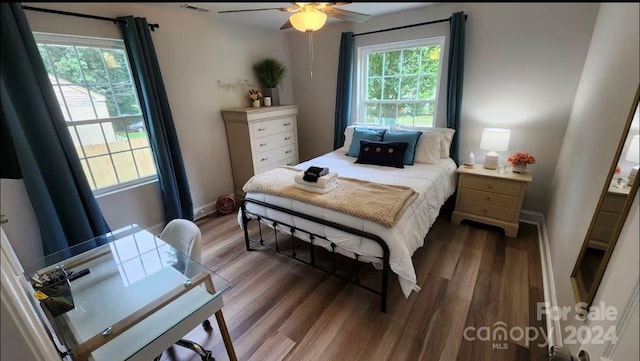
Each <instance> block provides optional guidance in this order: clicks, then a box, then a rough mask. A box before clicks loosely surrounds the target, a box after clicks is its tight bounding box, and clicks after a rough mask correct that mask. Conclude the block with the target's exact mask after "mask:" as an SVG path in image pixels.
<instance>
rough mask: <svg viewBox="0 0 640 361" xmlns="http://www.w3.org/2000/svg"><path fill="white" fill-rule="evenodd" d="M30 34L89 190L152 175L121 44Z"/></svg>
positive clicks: (127, 183)
mask: <svg viewBox="0 0 640 361" xmlns="http://www.w3.org/2000/svg"><path fill="white" fill-rule="evenodd" d="M34 36H35V39H36V43H37V45H38V50H39V52H40V56H41V57H42V60H43V61H44V64H45V67H46V69H47V73H48V74H49V80H50V81H51V85H52V87H53V90H54V92H55V94H56V97H57V100H58V104H59V105H60V109H61V110H62V114H63V115H64V119H65V121H66V123H67V128H68V130H69V133H70V134H71V138H72V139H73V144H74V146H75V149H76V151H77V152H78V157H79V158H80V162H81V163H82V169H83V170H84V173H85V175H86V177H87V180H88V181H89V185H90V186H91V189H92V190H93V192H94V194H96V195H100V194H104V193H107V192H112V191H115V190H119V189H122V188H125V187H130V186H132V185H135V184H140V183H144V182H148V181H151V180H155V179H157V173H156V166H155V161H154V158H153V154H152V151H151V147H150V145H149V138H148V136H147V130H146V127H145V124H144V119H143V117H142V113H141V110H140V103H139V102H138V96H137V94H136V89H135V85H134V84H133V80H132V76H131V68H130V66H129V62H128V59H127V53H126V49H125V46H124V42H123V41H122V40H118V39H103V38H91V37H81V36H69V35H59V34H45V33H34Z"/></svg>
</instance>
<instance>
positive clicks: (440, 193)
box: [238, 150, 457, 297]
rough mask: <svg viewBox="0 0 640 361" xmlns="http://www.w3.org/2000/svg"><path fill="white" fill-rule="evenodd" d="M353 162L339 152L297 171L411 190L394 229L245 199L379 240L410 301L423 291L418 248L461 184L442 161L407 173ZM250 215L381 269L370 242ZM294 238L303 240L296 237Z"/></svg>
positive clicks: (272, 199) (272, 200) (282, 217)
mask: <svg viewBox="0 0 640 361" xmlns="http://www.w3.org/2000/svg"><path fill="white" fill-rule="evenodd" d="M355 160H356V158H354V157H348V156H346V155H345V154H344V151H343V150H337V151H333V152H331V153H327V154H325V155H322V156H320V157H317V158H314V159H311V160H309V161H307V162H304V163H300V164H298V165H297V166H295V167H296V168H298V169H300V170H306V169H307V168H309V167H310V166H317V167H329V169H330V171H332V172H336V173H338V176H344V177H352V178H358V179H364V180H368V181H375V182H378V183H385V184H397V185H404V186H409V187H412V188H413V189H415V190H416V191H417V192H418V197H417V198H416V199H415V201H414V202H413V203H412V204H411V205H410V206H409V207H408V208H407V210H406V211H405V213H404V214H403V215H402V217H401V218H400V220H399V221H398V223H397V224H396V225H395V226H393V227H392V228H389V227H385V226H383V225H380V224H378V223H374V222H371V221H367V220H364V219H361V218H356V217H353V216H350V215H347V214H344V213H338V212H334V211H330V210H327V209H324V208H320V207H317V206H312V205H310V204H307V203H302V202H300V201H296V200H292V199H287V198H282V197H278V196H273V195H269V194H262V193H247V194H246V198H251V199H255V200H259V201H264V202H267V203H269V204H274V205H278V206H281V207H284V208H287V209H291V210H294V211H297V212H301V213H304V214H308V215H312V216H314V217H317V218H322V219H325V220H329V221H332V222H336V223H340V224H343V225H345V226H349V227H352V228H355V229H358V230H362V231H365V232H369V233H372V234H375V235H378V236H379V237H381V238H382V239H384V240H385V241H386V242H387V245H388V246H389V253H390V257H389V264H390V266H391V270H392V271H393V272H395V273H396V274H397V275H398V280H399V281H400V287H401V288H402V292H403V293H404V295H405V297H409V294H410V293H411V291H419V290H420V287H418V286H417V284H416V272H415V268H414V267H413V262H412V260H411V256H412V255H413V253H414V252H415V251H416V250H417V249H418V248H419V247H422V246H423V244H424V238H425V236H426V235H427V232H428V231H429V228H430V227H431V226H432V225H433V223H434V222H435V220H436V217H437V216H438V213H439V211H440V207H441V206H442V205H443V204H444V202H445V201H446V200H447V198H449V196H450V195H452V194H453V192H454V191H455V188H456V182H457V177H456V172H455V171H456V165H455V162H454V161H453V160H452V159H450V158H448V159H441V160H440V162H439V163H438V164H418V163H416V164H415V165H413V166H405V168H392V167H380V166H375V165H365V164H355V163H354V162H355ZM247 210H248V211H250V212H252V213H256V214H260V215H264V216H267V217H270V218H273V219H276V220H279V221H281V222H284V223H288V224H290V225H293V226H296V227H299V228H301V229H304V230H306V231H308V232H312V233H315V234H317V235H320V236H324V237H326V238H327V239H329V240H331V241H332V242H334V243H335V244H336V245H337V246H338V247H339V248H337V249H336V251H338V252H340V253H342V254H344V255H347V256H350V257H353V252H355V253H357V254H358V255H360V257H359V259H360V260H366V261H370V262H373V263H374V265H380V260H379V259H377V258H375V257H382V248H381V247H380V246H379V245H378V244H377V243H375V242H374V241H372V240H370V239H367V238H363V237H359V236H355V235H352V234H349V233H346V232H342V231H339V230H336V229H333V228H330V227H327V226H323V225H320V224H317V223H313V222H310V221H307V220H304V219H301V218H298V217H294V216H292V215H289V214H284V213H282V212H278V211H275V210H273V209H268V208H265V207H262V206H258V205H256V204H252V203H247ZM238 222H239V223H240V224H242V221H241V216H240V213H239V214H238ZM296 236H300V235H299V234H297V235H296ZM323 242H324V243H323ZM314 244H320V245H321V246H324V247H326V248H329V249H330V247H329V242H326V241H324V240H318V239H317V238H316V239H314Z"/></svg>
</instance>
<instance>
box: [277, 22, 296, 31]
mask: <svg viewBox="0 0 640 361" xmlns="http://www.w3.org/2000/svg"><path fill="white" fill-rule="evenodd" d="M292 27H293V25H291V21H289V20H287V22H286V23H284V25H282V26H281V27H280V30H286V29H290V28H292Z"/></svg>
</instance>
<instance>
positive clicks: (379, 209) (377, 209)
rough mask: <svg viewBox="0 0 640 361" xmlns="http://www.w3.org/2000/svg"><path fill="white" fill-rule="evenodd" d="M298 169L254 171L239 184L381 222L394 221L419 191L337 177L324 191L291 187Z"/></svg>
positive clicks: (393, 222)
mask: <svg viewBox="0 0 640 361" xmlns="http://www.w3.org/2000/svg"><path fill="white" fill-rule="evenodd" d="M297 172H300V170H298V169H294V168H288V167H280V168H276V169H272V170H270V171H267V172H264V173H260V174H256V175H254V176H253V177H252V178H251V179H249V181H247V183H246V184H245V185H244V187H242V190H243V191H245V192H247V193H250V192H257V193H266V194H272V195H276V196H280V197H286V198H291V199H295V200H298V201H300V202H304V203H309V204H312V205H314V206H318V207H323V208H327V209H331V210H333V211H337V212H342V213H346V214H350V215H352V216H355V217H358V218H363V219H367V220H370V221H373V222H376V223H379V224H381V225H383V226H387V227H392V226H393V225H395V224H396V223H397V222H398V220H399V219H400V217H401V216H402V213H404V210H405V209H406V208H407V207H408V206H409V205H410V204H411V202H413V200H414V199H415V197H416V196H417V195H418V194H417V193H416V191H415V190H413V189H412V188H410V187H405V186H398V185H390V184H380V183H374V182H368V181H364V180H360V179H354V178H345V177H338V186H337V187H336V188H335V189H334V190H333V191H331V192H329V193H327V194H318V193H311V192H306V191H304V190H301V189H298V188H296V187H294V186H293V185H294V184H295V180H294V176H295V175H296V173H297Z"/></svg>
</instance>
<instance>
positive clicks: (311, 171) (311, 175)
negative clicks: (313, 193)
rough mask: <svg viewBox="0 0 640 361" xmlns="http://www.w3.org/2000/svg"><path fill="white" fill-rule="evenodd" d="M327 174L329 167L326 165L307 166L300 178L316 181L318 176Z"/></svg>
mask: <svg viewBox="0 0 640 361" xmlns="http://www.w3.org/2000/svg"><path fill="white" fill-rule="evenodd" d="M327 174H329V168H327V167H324V168H320V167H309V168H308V169H307V170H306V171H304V177H302V179H304V180H306V181H307V182H314V183H315V182H317V181H318V178H320V177H322V176H324V175H327Z"/></svg>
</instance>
